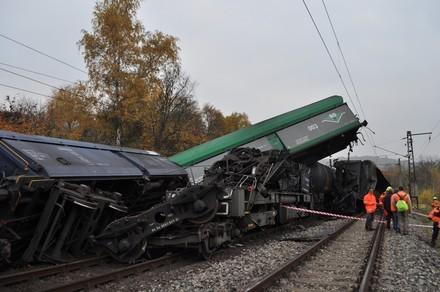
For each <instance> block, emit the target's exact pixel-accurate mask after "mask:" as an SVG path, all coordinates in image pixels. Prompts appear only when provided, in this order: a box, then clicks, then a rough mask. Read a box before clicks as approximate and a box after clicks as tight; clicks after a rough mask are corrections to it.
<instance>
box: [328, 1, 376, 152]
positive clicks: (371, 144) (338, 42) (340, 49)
mask: <svg viewBox="0 0 440 292" xmlns="http://www.w3.org/2000/svg"><path fill="white" fill-rule="evenodd" d="M321 2H322V5H323V7H324V10H325V14H326V15H327V19H328V22H329V23H330V27H331V29H332V32H333V36H334V37H335V42H336V45H337V47H338V50H339V53H340V55H341V57H342V60H343V63H344V67H345V70H346V71H347V75H348V77H349V79H350V83H351V86H352V88H353V92H354V95H355V97H356V100H357V102H358V104H359V108H360V109H361V113H362V115H363V117H364V119H365V120H367V116H366V114H365V111H364V108H363V106H362V103H361V100H360V98H359V94H358V92H357V89H356V86H355V84H354V81H353V77H352V75H351V71H350V69H349V67H348V62H347V59H346V58H345V55H344V52H343V51H342V47H341V44H340V41H339V38H338V35H337V33H336V29H335V26H334V25H333V21H332V19H331V17H330V13H329V12H328V9H327V6H326V5H325V2H324V0H321ZM349 97H350V96H349ZM350 100H351V97H350ZM352 103H353V101H352ZM366 133H367V137H368V142H369V143H368V144H370V146H371V149H372V150H373V152H374V154H375V155H376V156H377V152H376V147H373V146H376V141H375V140H374V135H371V133H369V132H368V131H366Z"/></svg>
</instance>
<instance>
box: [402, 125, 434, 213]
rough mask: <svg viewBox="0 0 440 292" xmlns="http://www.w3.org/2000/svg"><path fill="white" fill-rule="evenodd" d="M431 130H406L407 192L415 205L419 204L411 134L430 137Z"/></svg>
mask: <svg viewBox="0 0 440 292" xmlns="http://www.w3.org/2000/svg"><path fill="white" fill-rule="evenodd" d="M431 134H432V132H424V133H414V134H413V133H412V132H411V131H406V138H402V139H406V148H407V152H408V154H407V156H408V192H409V193H410V194H411V197H413V198H415V200H416V203H417V207H418V205H419V195H418V193H417V179H416V163H415V159H414V144H413V136H421V135H429V136H430V137H431Z"/></svg>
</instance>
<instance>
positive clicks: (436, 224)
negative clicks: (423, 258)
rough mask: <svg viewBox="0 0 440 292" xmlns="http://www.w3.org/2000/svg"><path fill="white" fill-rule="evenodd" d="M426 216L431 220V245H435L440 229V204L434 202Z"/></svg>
mask: <svg viewBox="0 0 440 292" xmlns="http://www.w3.org/2000/svg"><path fill="white" fill-rule="evenodd" d="M428 218H429V219H431V220H432V239H431V246H432V247H435V242H436V241H437V237H438V233H439V229H440V205H439V204H435V205H434V207H433V208H432V210H431V212H429V215H428Z"/></svg>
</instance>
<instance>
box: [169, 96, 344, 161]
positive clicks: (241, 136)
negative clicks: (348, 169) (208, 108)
mask: <svg viewBox="0 0 440 292" xmlns="http://www.w3.org/2000/svg"><path fill="white" fill-rule="evenodd" d="M342 104H344V100H343V99H342V97H341V96H338V95H334V96H330V97H328V98H325V99H322V100H320V101H317V102H314V103H312V104H309V105H306V106H304V107H301V108H298V109H295V110H292V111H290V112H287V113H284V114H281V115H278V116H275V117H273V118H270V119H267V120H264V121H262V122H259V123H257V124H255V125H252V126H249V127H247V128H244V129H240V130H238V131H235V132H232V133H230V134H227V135H224V136H222V137H219V138H216V139H213V140H211V141H208V142H205V143H203V144H200V145H198V146H195V147H193V148H190V149H188V150H185V151H183V152H180V153H177V154H175V155H173V156H171V157H169V159H170V160H171V161H174V162H175V163H177V164H178V165H180V166H183V167H185V166H191V165H194V164H196V163H198V162H200V161H203V160H205V159H208V158H210V157H213V156H216V155H219V154H221V153H223V152H225V151H228V150H231V149H233V148H235V147H238V146H241V145H243V144H246V143H249V142H251V141H254V140H256V139H259V138H261V137H264V136H267V135H270V134H273V133H274V132H276V131H278V130H281V129H284V128H286V127H289V126H291V125H294V124H296V123H299V122H302V121H304V120H306V119H309V118H311V117H314V116H316V115H318V114H320V113H323V112H326V111H328V110H331V109H333V108H336V107H338V106H340V105H342Z"/></svg>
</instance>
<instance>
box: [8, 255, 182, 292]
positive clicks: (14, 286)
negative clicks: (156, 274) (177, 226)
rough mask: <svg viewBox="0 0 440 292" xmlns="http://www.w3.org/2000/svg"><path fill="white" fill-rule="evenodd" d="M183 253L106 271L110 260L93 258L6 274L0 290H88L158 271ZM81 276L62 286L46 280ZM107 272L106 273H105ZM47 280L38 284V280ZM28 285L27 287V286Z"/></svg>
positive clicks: (178, 258) (177, 259)
mask: <svg viewBox="0 0 440 292" xmlns="http://www.w3.org/2000/svg"><path fill="white" fill-rule="evenodd" d="M183 255H184V253H177V254H171V255H166V256H163V257H161V258H157V259H154V260H148V261H144V262H140V263H137V264H133V265H123V266H120V265H118V266H117V267H113V268H109V267H105V266H103V265H102V264H103V263H105V261H106V260H109V261H111V259H110V257H96V258H90V259H85V260H81V261H75V262H71V263H67V264H61V265H55V266H50V267H47V268H40V269H32V270H29V271H24V272H19V273H13V274H7V275H3V276H1V277H0V290H1V291H41V292H43V291H89V290H91V289H94V288H96V287H97V286H99V285H102V284H105V283H109V282H111V281H117V280H120V279H123V278H126V277H128V276H131V275H135V274H139V273H143V272H146V271H151V270H154V269H159V268H161V267H165V266H171V265H173V264H175V263H176V262H177V261H179V260H180V258H181V257H182V256H183ZM95 266H96V267H97V268H95V271H91V270H90V271H88V270H87V269H88V268H90V267H95ZM84 269H85V271H84V272H83V274H86V276H78V277H75V276H74V277H72V276H70V279H72V278H73V280H71V281H68V282H65V283H62V284H53V282H54V281H51V280H50V279H49V277H52V276H57V275H60V276H61V277H62V276H63V275H65V274H67V273H69V272H75V271H78V270H84ZM106 270H107V271H106ZM44 279H49V280H48V281H46V282H45V283H43V284H41V283H38V281H41V280H44ZM24 282H29V284H28V286H23V285H26V284H27V283H24Z"/></svg>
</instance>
